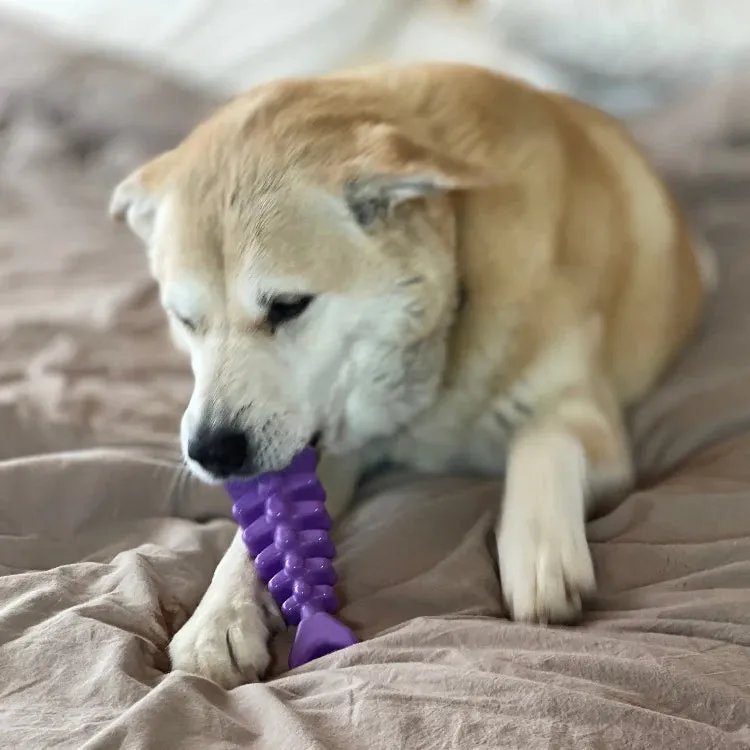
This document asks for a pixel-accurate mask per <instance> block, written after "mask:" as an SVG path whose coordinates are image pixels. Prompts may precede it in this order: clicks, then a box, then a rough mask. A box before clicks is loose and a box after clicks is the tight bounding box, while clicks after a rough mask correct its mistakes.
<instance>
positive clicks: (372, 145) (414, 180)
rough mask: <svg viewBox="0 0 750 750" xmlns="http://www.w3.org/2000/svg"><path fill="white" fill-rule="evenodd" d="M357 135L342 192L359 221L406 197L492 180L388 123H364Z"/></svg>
mask: <svg viewBox="0 0 750 750" xmlns="http://www.w3.org/2000/svg"><path fill="white" fill-rule="evenodd" d="M358 136H359V138H358V140H359V148H360V151H361V153H362V157H361V159H358V160H357V164H356V165H355V168H356V171H357V173H358V174H357V176H356V177H354V178H352V179H350V180H349V181H348V182H347V183H346V185H345V186H344V197H345V198H346V201H347V203H348V205H349V208H350V209H351V211H352V213H353V214H354V217H355V218H356V219H357V221H358V223H359V224H361V225H362V226H368V225H369V224H371V223H372V222H373V221H374V220H375V219H376V218H378V217H379V216H381V215H383V214H384V213H385V212H387V210H388V209H389V208H392V207H394V206H396V205H398V204H400V203H404V202H406V201H411V200H416V199H418V198H425V197H427V196H429V195H434V194H436V193H445V192H451V191H457V190H471V189H479V188H483V187H485V188H487V187H490V186H492V185H493V184H494V181H493V180H492V179H491V176H490V175H489V174H488V173H487V172H485V170H483V169H481V168H479V167H477V166H476V165H472V164H469V163H468V162H463V161H457V160H455V159H453V158H451V157H450V156H446V155H445V154H442V153H441V152H440V151H439V150H437V149H435V148H432V147H430V146H426V145H422V144H418V143H416V142H415V141H414V140H412V139H411V138H408V137H407V136H405V135H404V134H402V133H400V132H399V131H398V130H396V129H395V128H393V127H391V126H390V125H376V126H369V127H366V129H364V130H363V131H360V133H359V134H358Z"/></svg>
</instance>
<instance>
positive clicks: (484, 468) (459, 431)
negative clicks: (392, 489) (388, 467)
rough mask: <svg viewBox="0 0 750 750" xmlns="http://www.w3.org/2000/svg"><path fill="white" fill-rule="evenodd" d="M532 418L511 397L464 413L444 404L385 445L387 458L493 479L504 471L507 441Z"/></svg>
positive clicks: (421, 468)
mask: <svg viewBox="0 0 750 750" xmlns="http://www.w3.org/2000/svg"><path fill="white" fill-rule="evenodd" d="M530 414H531V412H530V410H529V409H528V408H527V407H525V406H523V405H522V404H521V403H520V402H518V401H517V400H513V399H511V398H502V399H497V400H495V401H493V402H491V403H489V404H487V405H486V406H484V407H482V408H481V409H478V410H477V409H472V411H471V412H470V413H469V414H467V413H466V412H463V413H462V410H461V409H460V408H458V404H456V403H451V402H446V403H444V404H441V405H440V406H439V407H438V408H437V409H434V410H431V411H430V413H429V414H427V415H424V416H422V417H421V418H419V419H418V420H416V421H415V422H414V423H413V424H411V425H409V426H408V427H407V428H405V429H404V430H403V431H402V432H400V433H399V435H398V436H397V437H396V438H395V439H394V440H393V441H391V442H389V444H388V445H387V446H385V453H386V455H387V458H388V459H390V460H391V461H393V462H395V463H399V464H405V465H408V466H410V467H413V468H415V469H417V470H419V471H425V472H430V473H433V472H444V471H453V472H471V473H475V472H477V473H481V474H483V475H488V476H493V475H494V476H497V475H500V474H502V473H503V471H504V469H505V459H506V454H507V450H508V444H509V441H510V439H511V437H512V435H513V433H514V432H515V431H516V430H517V429H518V427H519V426H520V425H522V424H523V422H525V421H526V419H528V417H529V415H530Z"/></svg>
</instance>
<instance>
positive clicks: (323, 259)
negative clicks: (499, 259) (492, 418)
mask: <svg viewBox="0 0 750 750" xmlns="http://www.w3.org/2000/svg"><path fill="white" fill-rule="evenodd" d="M363 86H364V89H366V85H363V84H361V83H356V84H350V85H349V88H347V84H344V83H342V82H336V81H334V80H320V81H310V82H301V83H300V82H296V83H294V82H288V83H281V84H275V85H272V86H270V87H265V88H264V89H261V90H258V91H257V92H254V93H252V94H250V95H248V96H246V97H243V98H239V99H236V100H234V101H232V102H230V104H229V105H227V106H226V107H224V108H223V109H222V110H220V111H219V112H218V113H216V114H215V115H214V116H213V117H212V118H211V119H209V120H208V121H206V122H205V123H203V124H202V125H201V126H199V127H198V128H197V129H196V130H195V131H194V132H193V133H192V134H191V135H190V136H189V137H188V138H187V139H186V140H185V141H184V142H183V143H182V144H181V145H179V146H178V147H177V148H176V149H175V150H173V151H170V152H168V153H166V154H163V155H162V156H160V157H158V158H157V159H155V160H154V161H152V162H150V163H148V164H146V165H145V166H143V167H141V168H140V169H138V170H137V171H136V172H134V173H133V174H132V175H130V176H129V177H128V178H127V179H126V180H125V181H124V182H122V183H121V184H120V185H119V186H118V188H117V189H116V191H115V193H114V196H113V198H112V205H111V211H112V214H113V215H114V216H116V217H118V218H122V219H125V220H127V222H128V224H129V225H130V227H131V228H132V229H133V231H134V232H135V233H136V234H137V235H138V236H139V237H140V238H141V239H142V240H143V241H144V243H145V244H146V246H147V248H148V256H149V262H150V265H151V269H152V272H153V274H154V276H155V278H156V279H157V281H158V283H159V287H160V292H161V299H162V303H163V305H164V308H165V310H166V312H167V315H168V318H169V322H170V325H171V328H172V331H173V335H174V338H175V340H176V342H177V343H178V345H179V346H180V347H182V348H184V349H185V350H186V351H187V352H188V353H189V355H190V359H191V363H192V368H193V373H194V376H195V387H194V391H193V395H192V398H191V400H190V403H189V405H188V407H187V410H186V412H185V415H184V418H183V421H182V430H181V438H182V447H183V451H184V453H185V455H186V457H187V459H188V463H189V465H190V466H191V468H192V469H193V470H194V471H195V472H196V473H197V474H199V475H200V476H202V477H203V478H204V479H207V480H209V481H211V480H214V481H215V480H223V479H226V478H227V477H230V476H235V477H237V476H244V475H248V474H252V473H255V472H258V471H267V470H272V469H277V468H280V467H282V466H284V465H286V464H287V463H288V462H289V461H290V460H291V458H292V457H293V456H294V455H295V454H296V453H297V452H298V451H299V450H300V449H301V448H303V447H304V446H305V445H306V444H308V443H310V442H311V441H317V440H320V442H321V443H322V445H323V446H324V447H325V448H326V449H327V450H330V451H333V452H338V451H348V450H353V449H357V448H359V447H361V446H362V445H363V444H364V443H366V442H367V441H369V440H371V439H373V438H378V437H386V436H388V435H391V434H393V433H394V432H395V431H396V430H398V429H399V428H400V427H402V426H403V425H405V424H406V423H408V421H409V420H410V419H411V418H412V417H413V416H414V414H415V413H417V412H419V411H420V410H422V409H425V408H426V407H428V406H429V405H430V403H431V402H432V401H433V400H434V398H435V395H436V393H437V390H438V388H439V387H440V383H441V379H442V374H443V368H444V361H445V357H446V348H447V342H448V331H449V329H450V326H451V321H452V318H453V316H454V312H455V306H456V302H457V294H458V289H457V287H458V283H457V273H456V268H455V265H456V253H455V246H456V242H457V224H456V220H455V216H456V210H455V200H456V199H455V198H454V196H453V193H454V191H456V190H457V189H460V188H461V187H463V186H465V185H466V184H467V183H469V182H474V181H475V176H474V175H473V174H471V171H470V170H469V169H468V168H466V167H464V165H462V164H455V163H453V162H451V161H450V160H449V159H445V158H442V157H441V156H440V155H439V154H438V153H435V152H433V151H432V150H431V149H430V148H429V147H428V146H425V145H423V144H421V143H419V142H418V141H417V140H415V139H414V137H413V135H412V134H410V133H409V132H406V131H405V130H404V129H403V128H401V127H400V125H399V124H398V123H397V122H396V123H394V122H393V120H392V119H391V120H389V119H388V118H387V115H392V114H393V113H392V112H388V111H387V110H388V109H389V103H388V102H387V100H382V101H381V99H382V98H383V95H382V93H381V94H377V95H373V96H371V97H368V95H367V92H366V91H365V90H363Z"/></svg>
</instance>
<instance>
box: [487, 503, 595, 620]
mask: <svg viewBox="0 0 750 750" xmlns="http://www.w3.org/2000/svg"><path fill="white" fill-rule="evenodd" d="M498 561H499V565H500V581H501V585H502V589H503V596H504V598H505V603H506V606H507V607H508V612H509V615H510V617H511V618H512V619H514V620H521V621H526V622H539V623H549V624H556V623H559V624H565V623H572V622H575V621H576V620H577V619H578V618H579V617H580V615H581V605H582V599H583V598H585V597H586V596H587V595H589V594H592V593H593V592H594V590H595V588H596V580H595V577H594V566H593V563H592V561H591V553H590V551H589V546H588V543H587V541H586V532H585V528H584V524H583V521H582V520H576V521H573V522H571V521H570V520H568V519H565V518H557V519H555V518H554V517H553V518H550V517H547V518H543V517H538V516H537V517H531V516H529V517H526V518H524V519H518V520H516V521H514V522H511V523H505V524H503V526H502V529H501V532H500V535H499V538H498Z"/></svg>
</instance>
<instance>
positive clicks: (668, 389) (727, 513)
mask: <svg viewBox="0 0 750 750" xmlns="http://www.w3.org/2000/svg"><path fill="white" fill-rule="evenodd" d="M212 104H213V103H212V102H210V101H208V100H207V99H205V98H204V97H201V96H198V95H196V94H194V93H191V92H190V91H187V90H185V89H181V88H179V87H178V86H176V85H174V84H171V83H169V82H168V81H165V80H162V79H160V78H159V77H158V76H157V75H155V74H153V73H151V72H149V71H147V70H143V69H137V68H134V67H128V66H125V65H121V64H118V63H114V62H111V61H106V60H103V59H100V58H97V57H94V56H88V55H81V54H78V53H76V52H75V51H71V50H66V49H64V48H62V47H59V46H56V45H55V44H52V43H50V42H49V41H45V40H44V39H43V38H40V37H37V36H35V35H33V34H30V33H28V32H26V31H24V30H22V29H20V28H17V27H14V26H11V25H8V24H5V23H0V216H1V217H2V221H0V342H2V348H1V349H0V676H1V677H0V747H3V748H11V747H18V748H23V749H24V750H33V749H35V748H53V747H54V748H75V749H76V750H80V749H81V748H86V749H91V750H93V749H97V750H104V749H105V748H107V749H109V748H133V749H135V748H137V749H138V750H145V749H146V748H153V749H154V750H156V749H159V750H164V748H201V749H204V748H225V749H230V748H249V747H252V748H261V749H264V748H269V749H270V750H286V749H287V748H288V749H289V750H292V749H294V750H300V749H302V748H305V749H307V748H310V749H312V748H326V750H337V749H344V748H361V747H367V748H387V749H396V748H409V750H416V749H418V748H430V749H433V748H461V749H462V750H467V749H472V750H473V749H474V748H529V749H532V750H533V749H534V748H575V749H576V750H583V749H587V748H592V749H593V748H607V749H610V748H628V749H629V750H632V749H637V748H662V749H668V748H684V747H695V748H702V749H704V750H709V749H710V748H722V749H723V748H727V749H729V748H750V347H748V341H750V299H749V298H748V296H747V292H746V290H747V289H748V287H750V254H749V253H748V250H747V237H748V235H749V234H750V210H748V206H750V78H744V79H742V78H736V79H730V80H726V81H721V82H716V83H715V84H714V85H712V87H711V88H709V89H706V90H704V91H702V92H698V93H696V94H695V96H692V97H691V98H690V99H689V100H686V101H684V102H682V103H680V104H679V105H675V106H674V107H673V108H671V109H670V110H669V111H664V112H661V113H658V114H657V115H656V116H654V117H653V118H651V119H650V120H649V121H648V122H646V121H641V122H638V123H634V124H633V128H634V132H635V133H636V135H637V137H638V138H640V139H641V140H642V141H643V142H644V144H645V145H646V146H647V148H649V149H650V150H651V152H652V153H653V155H654V158H655V159H656V161H657V162H658V163H659V165H660V167H661V168H662V169H663V170H664V173H665V174H666V175H667V177H668V179H669V180H670V181H671V182H672V184H673V185H674V187H675V190H676V191H677V193H678V195H679V196H680V198H681V199H682V201H683V202H684V205H685V206H686V209H687V210H688V212H689V214H690V216H691V218H692V220H693V221H694V222H695V224H696V228H697V229H698V230H700V231H701V232H703V233H704V235H705V236H706V237H707V238H708V240H709V241H710V242H711V244H712V245H714V247H715V248H716V250H717V254H718V258H719V266H720V270H721V273H722V284H721V287H720V291H719V293H718V294H717V295H716V297H715V298H714V300H713V301H712V303H711V306H710V310H709V313H708V315H707V318H706V320H705V323H704V325H703V327H702V330H701V332H700V335H699V336H698V337H697V338H696V341H695V342H694V344H693V345H692V347H691V348H690V350H689V351H688V352H687V353H686V355H685V356H684V357H683V358H682V360H681V361H680V362H679V364H678V365H677V366H676V367H675V369H674V371H673V372H672V373H671V374H670V377H669V378H668V379H666V380H665V382H664V383H663V384H662V385H661V386H660V387H659V389H658V390H657V391H656V393H654V395H653V397H652V398H650V399H649V400H648V402H647V403H645V404H644V405H643V406H642V407H640V408H639V409H637V410H636V411H634V412H633V414H632V415H630V421H631V425H632V428H633V433H634V436H635V441H636V453H637V460H638V463H639V466H640V468H641V473H642V477H643V482H642V484H641V486H640V487H639V489H638V491H636V492H634V493H633V494H632V495H630V496H629V497H627V498H626V499H625V500H624V501H623V502H622V503H621V504H620V505H619V506H618V507H617V508H615V509H613V510H612V511H611V512H610V513H608V514H607V515H605V516H602V517H600V518H597V519H595V520H593V521H592V522H591V523H590V525H589V536H590V539H591V540H592V549H593V555H594V560H595V565H596V569H597V575H598V579H599V583H600V590H599V594H598V596H597V597H596V599H595V601H594V602H593V603H592V605H591V607H590V608H589V609H588V610H587V612H586V615H585V618H584V621H583V623H582V624H581V625H580V626H577V627H570V628H542V627H536V626H531V625H524V624H516V623H512V622H509V621H508V620H507V619H506V618H505V617H504V612H503V610H502V607H501V604H500V601H501V597H500V590H499V583H498V578H497V571H496V561H495V559H494V557H493V551H492V547H493V542H492V539H491V529H492V524H493V514H494V512H495V510H496V507H497V504H498V497H499V496H500V492H501V490H502V488H501V486H500V484H498V483H495V482H483V481H479V480H467V479H460V478H456V477H439V478H434V477H433V478H429V479H428V478H418V477H415V478H411V479H409V480H404V481H402V482H399V483H396V484H393V483H390V484H388V485H387V486H377V485H376V486H372V487H370V489H369V491H368V492H366V493H365V494H364V496H363V497H362V498H361V499H360V502H359V503H358V504H357V505H356V507H355V508H354V510H353V511H352V512H351V513H350V514H349V516H348V517H347V518H346V519H344V521H343V522H342V524H341V525H340V526H339V527H338V529H337V532H336V534H337V537H336V539H337V543H338V546H339V551H340V556H339V560H338V567H339V572H340V577H341V597H342V600H343V602H344V606H343V609H342V617H343V618H344V619H345V620H346V621H347V622H348V623H349V624H350V625H351V626H352V627H353V628H354V629H355V630H356V632H357V633H358V635H359V636H360V637H361V640H362V642H361V643H360V644H358V645H356V646H354V647H352V648H349V649H346V650H344V651H341V652H339V653H336V654H332V655H330V656H327V657H325V658H323V659H319V660H316V661H314V662H311V663H309V664H307V665H305V666H303V667H301V668H299V669H296V670H293V671H288V670H287V669H286V667H285V664H286V656H287V653H288V649H289V645H290V641H291V636H290V634H289V633H284V634H282V635H280V636H279V637H278V638H277V639H276V640H275V641H274V643H273V644H272V647H273V653H274V663H273V667H272V670H271V674H270V675H269V676H268V677H267V679H265V680H264V681H263V682H261V683H257V684H250V685H244V686H241V687H239V688H236V689H234V690H232V691H229V692H227V691H224V690H223V689H221V688H219V687H218V686H217V685H215V684H213V683H212V682H210V681H208V680H206V679H203V678H200V677H196V676H192V675H189V674H185V673H181V672H171V671H169V663H168V658H167V655H166V646H167V643H168V641H169V639H170V637H171V636H172V634H173V633H174V632H175V631H176V630H177V629H179V627H180V626H181V625H182V624H183V623H184V622H185V620H186V618H187V616H188V614H189V613H190V612H191V611H192V610H193V608H194V607H195V606H196V604H197V602H198V600H199V599H200V597H201V595H202V593H203V592H204V591H205V589H206V586H207V585H208V582H209V580H210V577H211V574H212V571H213V568H214V566H215V565H216V563H217V561H218V560H219V558H220V556H221V554H222V552H223V550H224V548H225V547H226V545H227V544H228V542H229V539H230V538H231V536H232V534H233V532H234V527H233V524H232V522H231V520H230V518H229V504H228V501H227V499H226V498H225V497H224V496H223V494H222V493H221V491H220V490H217V489H215V488H209V487H206V486H203V485H201V484H199V483H197V482H195V481H194V480H192V479H191V478H190V477H189V476H188V475H187V473H186V472H185V470H184V468H182V466H181V465H180V463H179V459H178V446H177V441H176V435H177V425H178V421H179V417H180V413H181V410H182V408H183V405H184V404H185V402H186V400H187V398H188V395H189V391H190V373H189V368H188V366H187V363H186V362H185V361H184V360H183V359H181V357H180V356H179V355H178V354H176V353H175V352H173V350H172V349H171V347H170V346H169V344H168V340H167V334H166V330H165V327H164V324H163V319H162V315H161V313H160V311H159V308H158V301H157V295H156V291H155V289H154V286H153V284H152V282H151V281H150V280H149V278H148V276H147V273H146V264H145V261H144V258H143V255H142V252H141V250H140V249H139V248H138V246H137V245H136V243H135V241H134V240H133V239H132V238H131V237H130V236H129V235H128V234H127V232H126V231H125V230H124V229H122V228H119V227H116V226H114V225H111V224H110V223H109V222H108V221H107V219H106V215H105V214H106V204H107V202H108V198H109V192H110V190H111V188H112V186H113V185H114V184H115V183H116V182H117V181H118V180H119V179H120V178H121V177H122V175H123V174H124V173H125V172H126V171H127V170H128V169H130V168H131V167H134V166H135V165H137V164H138V163H139V162H140V161H141V160H143V159H144V158H146V157H147V156H149V155H152V154H155V153H157V152H158V151H160V150H161V149H164V148H167V147H169V146H170V145H172V144H173V143H174V142H175V141H176V140H177V139H178V138H179V137H180V136H181V135H183V134H184V133H185V131H186V130H187V129H188V128H189V127H190V126H191V125H192V124H194V123H195V122H196V121H197V120H198V119H199V118H200V117H201V116H202V115H203V114H204V113H205V112H206V111H207V110H208V109H209V108H210V107H211V106H212Z"/></svg>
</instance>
